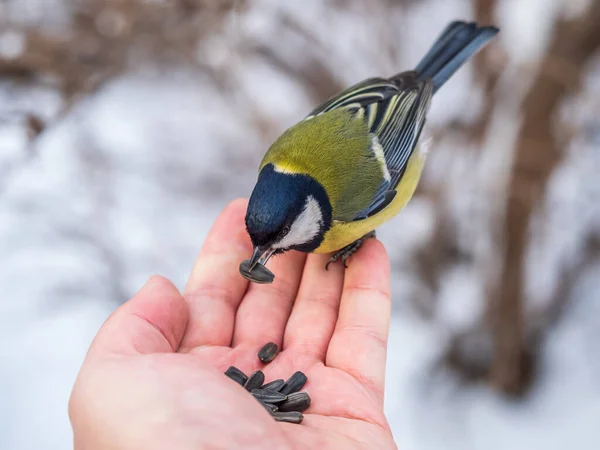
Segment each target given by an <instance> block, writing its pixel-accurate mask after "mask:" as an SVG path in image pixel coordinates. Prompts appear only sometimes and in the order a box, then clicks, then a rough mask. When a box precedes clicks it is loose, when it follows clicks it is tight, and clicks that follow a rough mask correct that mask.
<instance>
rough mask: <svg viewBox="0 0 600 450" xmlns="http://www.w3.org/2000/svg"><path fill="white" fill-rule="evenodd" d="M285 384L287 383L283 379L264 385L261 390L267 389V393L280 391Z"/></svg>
mask: <svg viewBox="0 0 600 450" xmlns="http://www.w3.org/2000/svg"><path fill="white" fill-rule="evenodd" d="M284 383H285V381H283V380H282V379H279V380H273V381H271V382H270V383H267V384H265V385H263V387H262V388H261V389H266V390H267V391H278V390H279V389H280V388H281V386H283V384H284Z"/></svg>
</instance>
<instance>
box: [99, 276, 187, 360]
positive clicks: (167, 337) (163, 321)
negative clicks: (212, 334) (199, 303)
mask: <svg viewBox="0 0 600 450" xmlns="http://www.w3.org/2000/svg"><path fill="white" fill-rule="evenodd" d="M187 323H188V306H187V304H186V302H185V300H184V298H183V297H182V296H181V294H180V293H179V291H178V290H177V288H176V287H175V286H174V285H173V283H171V282H170V281H169V280H167V279H166V278H163V277H160V276H153V277H152V278H150V280H148V282H147V283H146V284H145V285H144V286H143V287H142V288H141V289H140V290H139V292H138V293H137V294H135V296H134V297H133V298H132V299H131V300H129V301H128V302H126V303H124V304H123V305H122V306H121V307H119V308H118V309H117V310H116V311H115V312H114V313H113V314H111V316H110V317H109V318H108V319H107V320H106V322H104V325H102V327H101V328H100V331H99V332H98V334H97V335H96V338H95V339H94V342H93V343H92V346H91V348H90V353H93V354H98V353H104V354H110V353H113V354H123V355H131V354H150V353H170V352H175V351H177V349H178V347H179V345H180V343H181V340H182V339H183V336H184V334H185V330H186V326H187Z"/></svg>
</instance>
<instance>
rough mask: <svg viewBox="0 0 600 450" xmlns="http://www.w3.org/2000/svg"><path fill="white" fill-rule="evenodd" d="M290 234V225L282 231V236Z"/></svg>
mask: <svg viewBox="0 0 600 450" xmlns="http://www.w3.org/2000/svg"><path fill="white" fill-rule="evenodd" d="M289 232H290V226H289V225H286V226H285V227H283V228H282V229H281V236H282V237H283V236H286V235H287V234H288V233H289Z"/></svg>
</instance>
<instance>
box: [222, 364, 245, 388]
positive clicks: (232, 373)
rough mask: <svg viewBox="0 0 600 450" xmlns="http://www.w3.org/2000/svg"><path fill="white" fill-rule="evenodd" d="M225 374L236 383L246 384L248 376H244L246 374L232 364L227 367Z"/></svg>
mask: <svg viewBox="0 0 600 450" xmlns="http://www.w3.org/2000/svg"><path fill="white" fill-rule="evenodd" d="M225 375H227V376H228V377H229V378H231V379H232V380H233V381H235V382H236V383H238V384H241V385H242V386H243V385H244V384H246V381H248V377H247V376H246V374H245V373H244V372H242V371H241V370H240V369H238V368H237V367H234V366H231V367H229V369H227V371H225Z"/></svg>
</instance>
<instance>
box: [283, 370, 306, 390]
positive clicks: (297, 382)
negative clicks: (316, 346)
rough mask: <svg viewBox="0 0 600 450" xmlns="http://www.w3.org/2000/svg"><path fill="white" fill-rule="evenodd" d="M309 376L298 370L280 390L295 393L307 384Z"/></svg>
mask: <svg viewBox="0 0 600 450" xmlns="http://www.w3.org/2000/svg"><path fill="white" fill-rule="evenodd" d="M306 381H307V378H306V375H304V374H303V373H302V372H300V371H298V372H296V373H295V374H294V375H292V376H291V377H290V378H288V380H287V381H286V382H285V383H284V384H283V386H282V387H281V388H280V389H279V392H281V393H282V394H285V395H290V394H293V393H294V392H298V391H299V390H300V389H302V388H303V387H304V385H305V384H306Z"/></svg>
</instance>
